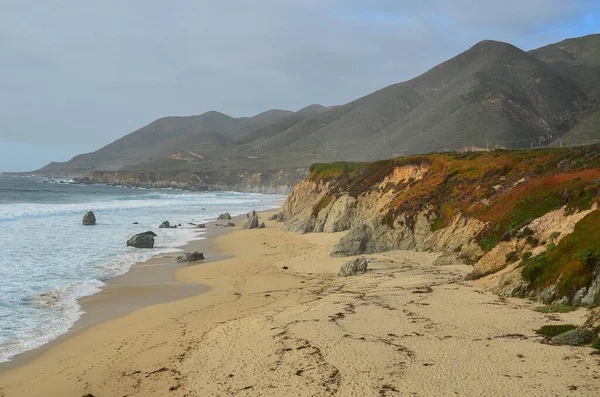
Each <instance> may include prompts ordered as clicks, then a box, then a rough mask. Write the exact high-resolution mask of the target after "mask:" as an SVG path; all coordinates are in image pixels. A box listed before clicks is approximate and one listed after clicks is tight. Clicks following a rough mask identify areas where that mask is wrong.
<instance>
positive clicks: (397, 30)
mask: <svg viewBox="0 0 600 397" xmlns="http://www.w3.org/2000/svg"><path fill="white" fill-rule="evenodd" d="M417 3H418V5H417ZM596 32H600V1H597V0H503V1H487V0H485V1H484V0H422V1H414V0H410V1H405V0H346V1H344V0H254V1H245V0H219V1H216V0H178V1H175V0H97V1H92V0H89V1H82V0H35V1H34V0H0V171H11V170H30V169H35V168H38V167H40V166H43V165H45V164H46V163H48V162H50V161H52V160H55V161H64V160H68V159H69V158H71V157H72V156H73V155H75V154H78V153H81V152H88V151H93V150H96V149H98V148H100V147H101V146H104V145H105V144H107V143H110V142H111V141H113V140H115V139H117V138H119V137H121V136H123V135H125V134H127V133H129V132H132V131H133V130H135V129H137V128H139V127H141V126H143V125H145V124H148V123H150V122H151V121H153V120H154V119H157V118H159V117H162V116H167V115H191V114H200V113H203V112H205V111H208V110H218V111H221V112H223V113H227V114H229V115H231V116H248V115H252V114H255V113H259V112H261V111H264V110H267V109H270V108H279V109H289V110H297V109H300V108H302V107H304V106H306V105H308V104H311V103H320V104H323V105H334V104H342V103H346V102H348V101H350V100H352V99H355V98H357V97H360V96H362V95H365V94H368V93H370V92H372V91H374V90H376V89H379V88H382V87H384V86H387V85H390V84H393V83H396V82H400V81H404V80H407V79H409V78H412V77H415V76H417V75H419V74H421V73H423V72H425V71H426V70H427V69H428V68H430V67H432V66H435V65H436V64H438V63H440V62H442V61H444V60H446V59H448V58H450V57H452V56H454V55H456V54H458V53H459V52H461V51H464V50H466V49H468V48H469V47H471V46H472V45H473V44H475V43H476V42H478V41H480V40H483V39H494V40H501V41H507V42H510V43H513V44H515V45H517V46H519V47H520V48H523V49H526V50H529V49H533V48H537V47H539V46H542V45H545V44H549V43H552V42H557V41H560V40H562V39H564V38H568V37H575V36H581V35H586V34H591V33H596Z"/></svg>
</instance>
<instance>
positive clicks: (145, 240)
mask: <svg viewBox="0 0 600 397" xmlns="http://www.w3.org/2000/svg"><path fill="white" fill-rule="evenodd" d="M154 237H156V233H154V232H144V233H139V234H136V235H135V236H133V237H132V238H130V239H129V240H127V246H128V247H135V248H154Z"/></svg>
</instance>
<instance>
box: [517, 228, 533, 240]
mask: <svg viewBox="0 0 600 397" xmlns="http://www.w3.org/2000/svg"><path fill="white" fill-rule="evenodd" d="M533 235H534V232H533V230H531V228H529V227H525V228H524V229H523V230H521V231H520V232H519V234H518V235H517V237H518V238H526V237H531V236H533Z"/></svg>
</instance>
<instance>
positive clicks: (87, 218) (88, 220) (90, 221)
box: [83, 211, 96, 226]
mask: <svg viewBox="0 0 600 397" xmlns="http://www.w3.org/2000/svg"><path fill="white" fill-rule="evenodd" d="M95 224H96V215H94V213H93V212H92V211H89V212H88V213H86V214H85V215H84V216H83V225H84V226H92V225H95Z"/></svg>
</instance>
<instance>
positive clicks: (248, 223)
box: [242, 214, 259, 229]
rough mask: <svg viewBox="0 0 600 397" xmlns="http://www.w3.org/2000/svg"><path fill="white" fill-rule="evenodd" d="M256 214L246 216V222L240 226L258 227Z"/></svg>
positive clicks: (246, 227)
mask: <svg viewBox="0 0 600 397" xmlns="http://www.w3.org/2000/svg"><path fill="white" fill-rule="evenodd" d="M258 226H259V224H258V215H256V214H254V215H252V216H250V217H249V218H248V220H247V221H246V223H244V225H243V226H242V228H243V229H258Z"/></svg>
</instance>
